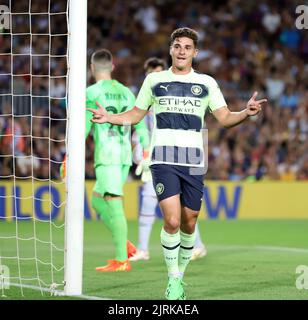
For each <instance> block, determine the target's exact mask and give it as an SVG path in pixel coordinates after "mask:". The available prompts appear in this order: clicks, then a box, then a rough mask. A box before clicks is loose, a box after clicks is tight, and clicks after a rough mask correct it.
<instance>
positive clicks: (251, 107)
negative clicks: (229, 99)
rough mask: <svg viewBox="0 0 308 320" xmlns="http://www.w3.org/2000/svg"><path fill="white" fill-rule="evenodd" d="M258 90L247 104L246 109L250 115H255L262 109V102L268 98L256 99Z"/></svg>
mask: <svg viewBox="0 0 308 320" xmlns="http://www.w3.org/2000/svg"><path fill="white" fill-rule="evenodd" d="M257 95H258V92H257V91H255V92H254V94H253V95H252V97H251V98H250V99H249V101H248V102H247V105H246V111H247V114H248V115H249V116H254V115H256V114H258V113H259V112H260V111H261V110H262V104H263V103H266V102H267V99H261V100H256V98H257Z"/></svg>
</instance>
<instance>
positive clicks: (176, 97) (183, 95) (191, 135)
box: [136, 69, 227, 167]
mask: <svg viewBox="0 0 308 320" xmlns="http://www.w3.org/2000/svg"><path fill="white" fill-rule="evenodd" d="M226 105H227V104H226V102H225V99H224V97H223V95H222V93H221V91H220V89H219V86H218V84H217V82H216V81H215V80H214V79H213V78H212V77H210V76H208V75H205V74H200V73H197V72H195V71H194V70H193V69H191V72H189V73H188V74H185V75H178V74H174V73H173V72H172V71H171V69H169V70H165V71H161V72H152V73H150V74H149V75H148V76H147V77H146V78H145V80H144V82H143V85H142V87H141V89H140V91H139V94H138V97H137V100H136V107H138V108H140V109H142V110H147V109H148V108H149V106H152V107H153V111H154V129H153V133H152V141H151V164H156V163H157V164H158V163H164V164H172V165H181V166H195V167H203V166H204V150H203V149H204V148H203V137H202V129H203V126H204V115H205V112H206V111H207V110H210V111H211V112H213V111H215V110H217V109H218V108H221V107H224V106H226Z"/></svg>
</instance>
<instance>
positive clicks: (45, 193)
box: [0, 0, 86, 298]
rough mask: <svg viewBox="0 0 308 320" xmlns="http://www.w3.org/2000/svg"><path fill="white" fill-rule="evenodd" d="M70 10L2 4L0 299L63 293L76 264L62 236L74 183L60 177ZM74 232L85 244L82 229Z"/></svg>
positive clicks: (63, 1) (41, 1) (65, 148)
mask: <svg viewBox="0 0 308 320" xmlns="http://www.w3.org/2000/svg"><path fill="white" fill-rule="evenodd" d="M71 2H72V1H71ZM82 2H83V3H86V1H83V0H82V1H80V4H81V7H83V5H82ZM70 5H71V4H70V1H68V0H25V1H20V0H1V2H0V9H1V20H0V296H10V293H12V295H13V296H16V294H17V292H18V293H19V294H20V295H21V296H25V297H30V298H31V292H32V291H33V289H36V290H38V291H40V292H41V294H42V295H50V294H53V293H60V292H64V291H63V289H64V284H65V278H66V277H67V275H65V264H67V259H71V258H68V255H70V254H71V253H70V251H71V247H70V244H69V243H68V242H69V241H67V240H70V238H72V237H74V232H73V233H72V231H70V232H71V233H69V234H67V230H65V229H67V224H68V223H69V220H67V217H66V212H67V210H72V209H69V207H72V205H70V204H68V203H67V201H68V200H67V199H69V198H70V197H71V196H70V191H67V190H68V189H69V188H70V184H69V183H68V185H67V188H66V186H65V184H64V182H63V181H62V180H61V179H60V175H59V168H60V165H61V163H62V161H63V159H64V155H65V154H66V153H68V155H70V151H69V150H70V148H69V145H70V142H69V131H73V130H74V129H71V125H70V127H69V128H70V129H69V131H68V117H69V109H70V107H69V106H68V101H71V100H72V99H71V98H70V96H69V88H70V87H71V85H72V84H71V83H69V72H68V71H69V70H70V71H72V72H74V70H71V69H73V68H71V65H70V63H71V61H70V55H69V52H70V50H71V48H70V43H69V42H70V41H74V39H71V37H70V36H69V34H70V33H71V30H70V29H71V24H70V21H69V20H70V15H69V13H71V11H72V9H71V7H70ZM75 5H76V1H75ZM83 14H85V15H86V12H84V13H83ZM79 19H81V17H80V16H79ZM81 20H82V19H81ZM75 33H77V32H75ZM75 50H76V48H75ZM84 51H85V50H84ZM81 52H82V53H83V48H81ZM79 54H80V53H79ZM81 56H82V54H81ZM84 60H85V59H84ZM83 67H85V65H81V66H80V68H83ZM83 72H84V73H85V70H84V71H83ZM80 82H81V88H83V85H85V83H83V80H82V79H80ZM79 91H80V90H79ZM81 91H82V90H81ZM77 95H78V94H77ZM79 99H80V95H79ZM81 99H82V96H81ZM79 101H80V100H79ZM81 101H82V100H81ZM75 104H76V103H75ZM81 104H82V103H80V102H79V105H81ZM78 107H79V106H78ZM82 107H83V110H84V106H82ZM76 112H79V111H78V110H76ZM73 118H74V116H73ZM80 120H81V121H80V123H82V121H83V118H82V117H80ZM75 126H76V124H75ZM77 126H78V124H77ZM72 127H74V125H72ZM81 127H82V125H81ZM79 128H80V124H79ZM82 133H83V132H82V130H81V134H82ZM71 135H72V133H71ZM77 139H80V136H78V138H77ZM83 139H84V138H83ZM83 139H81V140H83ZM80 143H81V145H82V141H80V140H79V144H80ZM82 155H83V154H82V152H81V156H82ZM77 161H78V160H77ZM79 164H80V163H79ZM80 168H82V162H81V166H80ZM72 170H74V169H73V168H72V167H69V168H68V175H69V173H70V172H72ZM77 176H79V177H81V176H82V174H78V173H77ZM75 182H76V181H75ZM80 189H81V190H82V189H83V186H81V188H80V187H79V190H80ZM76 192H78V190H77V191H76ZM81 198H82V197H81ZM75 201H76V200H75ZM80 206H83V201H82V200H81V201H80V203H79V207H80ZM66 208H67V210H65V209H66ZM78 217H79V218H80V214H79V215H78V214H77V218H78ZM77 229H78V227H77ZM65 231H66V236H65ZM77 232H79V236H80V237H81V238H82V229H80V227H79V230H77ZM72 240H74V239H72ZM81 250H82V246H81ZM74 254H75V253H73V258H74ZM75 258H76V257H75ZM75 262H76V261H75ZM78 263H80V262H78ZM77 269H78V267H77ZM73 276H74V275H73ZM79 277H80V275H79ZM78 282H79V280H77V285H78ZM69 291H70V290H69ZM73 291H74V290H73ZM73 291H72V292H71V293H72V294H74V292H73ZM46 292H47V293H46ZM80 293H81V292H80V289H77V291H76V290H75V294H80Z"/></svg>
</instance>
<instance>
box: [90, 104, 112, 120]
mask: <svg viewBox="0 0 308 320" xmlns="http://www.w3.org/2000/svg"><path fill="white" fill-rule="evenodd" d="M96 105H97V106H98V109H92V108H87V110H88V111H90V112H92V113H93V116H92V119H91V121H92V122H95V123H105V122H108V112H107V111H106V109H105V108H104V107H103V106H101V105H100V104H99V103H98V102H97V101H96Z"/></svg>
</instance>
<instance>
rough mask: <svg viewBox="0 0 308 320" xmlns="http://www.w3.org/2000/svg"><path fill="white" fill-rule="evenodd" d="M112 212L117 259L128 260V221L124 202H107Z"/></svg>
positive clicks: (117, 200)
mask: <svg viewBox="0 0 308 320" xmlns="http://www.w3.org/2000/svg"><path fill="white" fill-rule="evenodd" d="M106 202H107V204H108V207H109V212H110V228H111V234H112V240H113V243H114V245H115V259H116V260H118V261H124V260H127V244H126V242H127V221H126V217H125V213H124V207H123V200H122V199H115V200H107V201H106Z"/></svg>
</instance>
